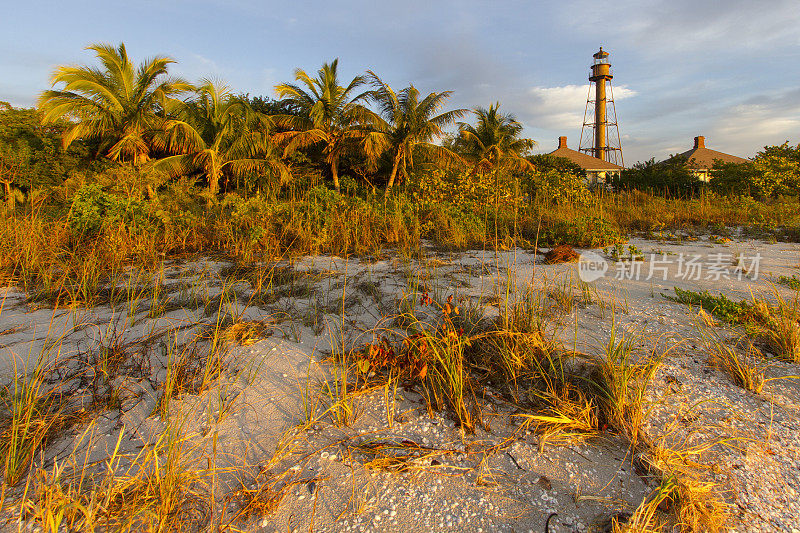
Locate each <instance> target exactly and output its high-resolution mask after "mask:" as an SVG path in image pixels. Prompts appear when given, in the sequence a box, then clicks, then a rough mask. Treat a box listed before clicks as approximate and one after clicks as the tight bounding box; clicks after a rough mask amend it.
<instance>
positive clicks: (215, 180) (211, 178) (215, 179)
mask: <svg viewBox="0 0 800 533" xmlns="http://www.w3.org/2000/svg"><path fill="white" fill-rule="evenodd" d="M218 190H219V170H217V169H215V168H212V169H211V172H209V174H208V192H209V193H210V194H209V195H208V205H209V207H210V206H211V204H212V203H214V200H215V199H216V198H217V192H218Z"/></svg>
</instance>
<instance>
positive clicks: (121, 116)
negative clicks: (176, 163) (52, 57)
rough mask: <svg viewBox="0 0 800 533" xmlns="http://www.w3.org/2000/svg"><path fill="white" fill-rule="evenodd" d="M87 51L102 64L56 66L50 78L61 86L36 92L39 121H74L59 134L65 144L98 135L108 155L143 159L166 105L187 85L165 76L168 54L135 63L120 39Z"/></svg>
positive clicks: (135, 159)
mask: <svg viewBox="0 0 800 533" xmlns="http://www.w3.org/2000/svg"><path fill="white" fill-rule="evenodd" d="M87 50H93V51H94V52H95V53H96V54H97V58H98V59H99V60H100V63H101V64H102V66H103V68H95V67H87V66H77V67H74V66H61V67H58V68H57V69H56V71H55V73H54V74H53V77H52V79H51V83H52V85H54V86H55V85H56V84H60V83H62V84H64V87H63V89H62V90H55V89H53V90H47V91H44V92H43V93H42V94H41V95H40V97H39V106H40V108H41V109H42V110H43V111H44V118H43V121H44V122H45V123H52V122H55V121H57V120H58V119H60V118H65V119H68V120H71V121H73V122H74V125H73V126H72V127H70V128H69V129H67V131H66V132H65V133H64V136H63V145H64V147H65V148H66V147H67V146H69V145H70V144H71V143H72V141H74V140H75V139H78V138H83V139H92V140H98V141H99V142H100V150H101V151H102V152H103V153H105V154H106V155H107V156H108V157H109V158H111V159H113V160H115V161H124V162H131V163H133V164H135V165H138V164H141V163H144V162H145V161H147V160H148V159H149V158H150V143H149V141H150V138H151V135H152V133H153V132H154V131H155V130H157V129H158V127H159V125H160V122H161V120H162V119H163V111H164V107H165V105H167V103H168V101H169V100H170V99H172V98H174V97H175V96H177V95H179V94H181V93H183V92H186V91H189V90H191V89H192V86H191V85H190V84H189V83H187V82H185V81H183V80H182V79H179V78H169V77H166V76H167V66H168V65H169V64H170V63H174V62H175V61H173V60H172V59H170V58H167V57H155V58H153V59H150V60H148V61H145V62H143V63H141V64H140V65H139V66H138V67H136V66H135V65H134V64H133V63H132V62H131V60H130V58H129V57H128V53H127V51H126V50H125V45H124V44H120V45H119V46H118V47H116V48H114V47H113V46H111V45H108V44H94V45H92V46H89V47H88V48H87Z"/></svg>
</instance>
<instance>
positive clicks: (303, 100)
mask: <svg viewBox="0 0 800 533" xmlns="http://www.w3.org/2000/svg"><path fill="white" fill-rule="evenodd" d="M338 64H339V60H338V59H334V60H333V62H331V63H324V64H323V65H322V68H320V69H319V71H318V72H317V77H316V78H311V77H310V76H309V75H308V74H307V73H306V72H305V71H304V70H302V69H297V70H295V72H294V78H295V80H296V81H299V82H301V83H302V84H303V85H304V86H305V88H302V87H300V86H299V85H296V84H292V83H282V84H280V85H277V86H276V87H275V91H276V92H277V93H278V97H279V98H282V99H283V100H284V101H285V102H286V104H287V105H288V106H289V107H290V108H292V109H294V110H296V111H297V112H298V113H297V115H281V116H279V117H277V118H276V120H277V124H278V125H280V126H282V127H286V128H290V130H291V131H286V132H281V133H276V134H275V135H274V138H275V140H276V142H286V148H285V150H284V155H288V154H290V153H292V152H294V151H295V150H298V149H300V148H305V147H308V146H312V145H315V144H323V145H324V150H323V153H324V154H325V161H326V162H327V163H328V164H329V165H330V169H331V174H332V176H333V185H334V187H336V190H337V191H338V190H339V159H340V158H341V157H342V156H343V155H346V154H348V153H355V152H358V150H359V146H358V141H359V139H361V138H363V136H364V130H363V127H362V125H363V123H364V122H371V121H372V120H373V116H374V113H372V112H371V111H369V110H368V109H367V108H366V107H364V106H363V105H361V103H360V102H361V101H363V100H364V99H365V98H366V97H367V96H368V95H369V92H364V93H361V94H358V95H356V96H353V93H354V91H355V90H356V88H358V87H359V86H361V85H363V84H364V82H365V79H364V76H356V77H355V78H353V80H352V81H351V82H350V83H349V84H348V85H347V87H343V86H342V85H340V84H339V76H338V72H337V68H338Z"/></svg>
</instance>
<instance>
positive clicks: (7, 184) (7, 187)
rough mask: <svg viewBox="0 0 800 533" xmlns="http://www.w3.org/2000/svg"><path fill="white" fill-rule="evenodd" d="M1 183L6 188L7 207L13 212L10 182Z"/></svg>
mask: <svg viewBox="0 0 800 533" xmlns="http://www.w3.org/2000/svg"><path fill="white" fill-rule="evenodd" d="M3 185H4V186H5V188H6V202H7V203H8V209H9V210H10V211H11V212H13V211H14V195H13V194H11V182H10V181H4V182H3Z"/></svg>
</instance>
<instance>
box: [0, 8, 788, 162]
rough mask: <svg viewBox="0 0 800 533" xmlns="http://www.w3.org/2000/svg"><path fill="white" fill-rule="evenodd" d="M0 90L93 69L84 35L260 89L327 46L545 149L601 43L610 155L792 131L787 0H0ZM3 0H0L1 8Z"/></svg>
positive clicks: (316, 59)
mask: <svg viewBox="0 0 800 533" xmlns="http://www.w3.org/2000/svg"><path fill="white" fill-rule="evenodd" d="M5 2H8V4H7V5H6V7H4V8H3V9H2V10H0V11H2V17H0V101H7V102H10V103H11V104H12V105H14V106H18V107H29V106H32V105H34V104H35V102H36V97H37V95H38V94H39V93H40V92H41V91H42V90H45V89H47V88H49V86H50V76H51V75H52V72H53V70H54V68H55V67H56V66H58V65H64V64H95V58H94V55H93V53H92V52H90V51H87V50H85V47H86V46H87V45H89V44H92V43H100V42H106V43H111V44H117V43H119V42H124V43H125V45H126V47H127V50H128V54H129V55H130V56H131V57H132V58H133V59H134V61H137V62H138V61H142V60H145V59H147V58H150V57H153V56H159V55H166V56H169V57H171V58H173V59H175V60H176V61H177V63H176V64H175V65H172V66H171V70H170V72H171V73H173V74H176V75H180V76H183V77H186V78H188V79H189V80H192V81H196V80H199V79H201V78H211V79H214V80H221V81H224V82H226V83H227V84H228V85H230V86H231V88H232V89H233V90H234V91H235V92H236V93H249V94H250V95H251V96H274V86H275V85H276V84H277V83H281V82H286V81H292V80H293V78H294V70H295V69H296V68H302V69H304V70H306V71H308V72H309V73H315V72H316V70H317V69H318V68H319V67H320V66H321V65H322V63H323V62H329V61H331V60H333V59H334V58H337V57H338V58H339V70H340V75H341V76H342V79H344V80H348V81H349V80H350V79H352V77H353V76H355V75H357V74H361V73H363V72H364V71H365V70H366V69H371V70H373V71H375V72H376V73H377V74H378V75H379V76H380V77H381V78H382V79H383V80H384V81H385V82H387V83H388V84H389V85H391V86H392V87H394V88H395V89H397V90H399V89H401V88H403V87H405V86H407V85H409V84H412V83H413V84H414V86H415V87H417V88H418V89H419V90H420V91H421V92H423V93H424V94H427V93H428V92H431V91H443V90H450V91H453V95H452V97H451V99H450V101H449V107H450V108H474V107H475V106H483V107H488V106H489V105H490V104H492V103H494V102H498V101H499V102H500V104H501V110H502V111H505V112H510V113H513V114H514V115H515V116H516V117H517V119H518V120H519V121H520V122H522V124H523V125H524V126H525V130H524V133H525V135H526V136H527V137H530V138H532V139H534V140H535V141H537V143H538V145H537V147H536V150H535V151H536V152H540V153H546V152H549V151H552V150H554V149H555V147H556V146H557V139H558V137H559V136H561V135H566V136H567V139H568V141H567V142H568V146H569V147H570V148H573V149H577V148H578V141H579V137H580V134H581V124H582V123H583V113H584V109H585V106H586V97H587V93H588V83H589V82H588V76H589V65H590V64H591V62H592V54H593V53H595V52H596V51H597V50H598V48H599V47H600V46H602V47H603V48H604V50H606V51H608V52H610V53H611V56H610V60H611V63H612V69H613V73H614V79H613V81H612V84H613V90H614V96H615V99H616V102H615V103H616V111H617V116H618V121H619V128H620V135H621V141H622V149H623V155H624V158H625V164H626V166H630V165H631V164H632V163H635V162H637V161H645V160H648V159H650V158H655V159H656V160H661V159H664V158H665V157H667V156H669V155H671V154H675V153H679V152H683V151H686V150H688V149H690V148H691V147H692V143H693V138H694V137H695V136H696V135H704V136H705V137H706V146H708V147H709V148H713V149H715V150H720V151H722V152H727V153H731V154H734V155H739V156H741V157H752V156H753V155H755V154H756V152H758V150H760V149H761V148H763V147H764V146H766V145H774V144H781V143H783V142H785V141H787V140H788V141H789V142H790V143H792V144H798V143H800V31H798V28H800V0H726V1H724V2H723V1H709V0H670V1H663V2H660V1H654V0H623V1H611V0H606V1H603V2H597V1H595V2H590V1H588V0H563V1H530V0H529V1H522V0H494V1H473V0H456V1H447V0H427V1H418V0H405V1H404V2H399V1H391V2H386V1H382V0H370V1H362V0H326V1H304V0H294V1H285V0H284V1H281V2H275V1H256V0H192V1H188V0H160V1H150V0H127V1H124V2H123V1H117V0H105V1H102V2H100V1H95V0H77V1H76V2H69V3H67V2H63V1H38V0H29V1H27V2H21V1H19V0H5ZM5 2H4V3H5Z"/></svg>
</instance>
